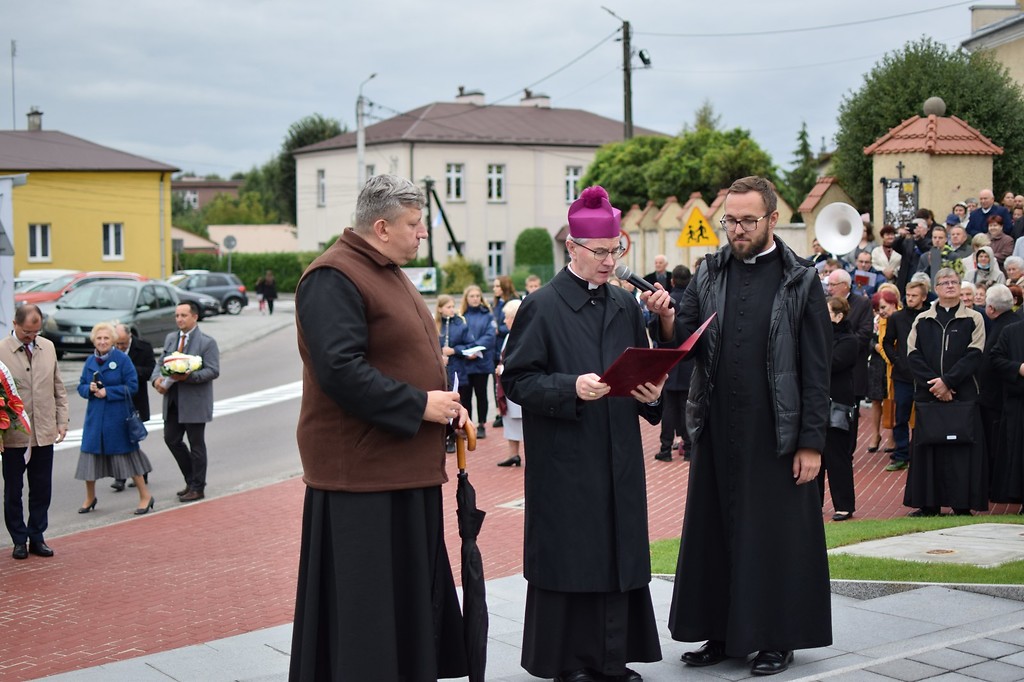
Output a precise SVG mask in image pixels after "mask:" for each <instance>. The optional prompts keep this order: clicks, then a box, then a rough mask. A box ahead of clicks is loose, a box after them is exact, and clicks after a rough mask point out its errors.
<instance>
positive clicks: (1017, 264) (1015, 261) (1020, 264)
mask: <svg viewBox="0 0 1024 682" xmlns="http://www.w3.org/2000/svg"><path fill="white" fill-rule="evenodd" d="M1003 270H1004V271H1005V272H1006V286H1010V285H1011V284H1016V285H1017V286H1024V258H1021V257H1020V256H1008V257H1007V259H1006V260H1005V261H1004V262H1003Z"/></svg>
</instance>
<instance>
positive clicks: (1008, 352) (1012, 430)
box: [990, 313, 1024, 503]
mask: <svg viewBox="0 0 1024 682" xmlns="http://www.w3.org/2000/svg"><path fill="white" fill-rule="evenodd" d="M1004 314H1006V313H1004ZM1021 363H1024V323H1019V322H1018V323H1016V324H1012V325H1010V326H1009V327H1006V328H1005V329H1003V332H1002V334H1000V335H999V339H998V340H997V341H996V345H995V346H994V347H993V348H992V368H993V371H994V372H995V373H996V375H997V376H998V377H999V378H1000V379H1001V380H1002V382H1003V416H1002V420H1001V424H1000V427H1001V428H1000V432H999V433H998V434H997V436H996V448H995V453H994V456H993V459H992V486H991V495H990V497H991V498H992V501H993V502H1015V503H1021V502H1024V377H1022V376H1021V375H1020V366H1021Z"/></svg>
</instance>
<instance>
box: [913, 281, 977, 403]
mask: <svg viewBox="0 0 1024 682" xmlns="http://www.w3.org/2000/svg"><path fill="white" fill-rule="evenodd" d="M938 306H939V303H938V301H936V302H935V303H934V304H933V305H932V307H931V308H929V309H928V310H926V311H924V312H923V313H921V314H920V315H918V316H917V319H915V320H914V326H913V327H911V328H910V336H909V337H908V338H907V364H908V365H909V366H910V371H911V372H913V374H914V400H920V401H925V402H932V401H934V400H935V397H934V396H933V395H932V394H931V393H930V392H929V390H928V389H929V386H928V381H930V380H931V379H934V378H935V377H942V383H944V384H945V385H946V386H947V387H949V388H951V389H952V390H953V392H954V396H953V399H954V400H975V399H977V397H978V380H977V378H976V377H975V374H976V373H977V371H978V367H979V366H980V365H981V360H982V353H983V352H984V350H985V323H984V321H983V320H982V318H981V315H980V314H979V313H978V312H977V311H975V310H970V309H968V308H965V307H964V306H963V305H962V304H957V307H956V312H955V313H954V315H953V318H952V319H951V320H949V322H947V323H946V325H945V326H943V325H942V324H941V323H940V322H939V316H938V313H937V309H938Z"/></svg>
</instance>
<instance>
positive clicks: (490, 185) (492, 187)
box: [487, 163, 505, 201]
mask: <svg viewBox="0 0 1024 682" xmlns="http://www.w3.org/2000/svg"><path fill="white" fill-rule="evenodd" d="M487 201H505V164H503V163H492V164H489V165H488V166H487Z"/></svg>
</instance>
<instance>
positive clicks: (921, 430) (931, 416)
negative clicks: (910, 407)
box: [914, 400, 977, 445]
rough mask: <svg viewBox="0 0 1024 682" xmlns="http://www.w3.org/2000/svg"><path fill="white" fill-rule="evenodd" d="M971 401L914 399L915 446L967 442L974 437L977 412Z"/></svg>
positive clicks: (963, 443)
mask: <svg viewBox="0 0 1024 682" xmlns="http://www.w3.org/2000/svg"><path fill="white" fill-rule="evenodd" d="M975 409H976V408H975V405H974V403H973V402H970V401H956V400H953V401H951V402H915V403H914V414H915V420H916V421H915V424H914V444H915V445H969V444H971V443H973V442H974V439H975V433H974V429H975V422H976V421H977V419H976V416H975V415H976V412H975Z"/></svg>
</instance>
